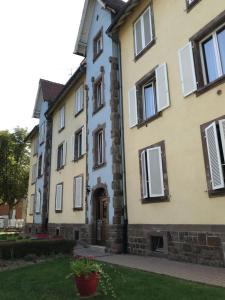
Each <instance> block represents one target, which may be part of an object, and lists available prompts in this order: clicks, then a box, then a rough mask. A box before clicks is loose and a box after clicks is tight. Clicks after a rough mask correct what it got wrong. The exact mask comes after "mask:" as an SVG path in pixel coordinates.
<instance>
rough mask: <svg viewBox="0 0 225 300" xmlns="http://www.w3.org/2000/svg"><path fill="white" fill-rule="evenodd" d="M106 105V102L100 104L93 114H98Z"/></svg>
mask: <svg viewBox="0 0 225 300" xmlns="http://www.w3.org/2000/svg"><path fill="white" fill-rule="evenodd" d="M104 106H105V103H103V104H102V105H100V106H99V107H98V108H96V109H95V110H94V111H93V113H92V116H94V115H95V114H97V113H98V112H99V111H100V110H101V109H102V108H103V107H104Z"/></svg>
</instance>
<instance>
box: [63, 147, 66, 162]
mask: <svg viewBox="0 0 225 300" xmlns="http://www.w3.org/2000/svg"><path fill="white" fill-rule="evenodd" d="M65 165H66V142H64V143H63V166H65Z"/></svg>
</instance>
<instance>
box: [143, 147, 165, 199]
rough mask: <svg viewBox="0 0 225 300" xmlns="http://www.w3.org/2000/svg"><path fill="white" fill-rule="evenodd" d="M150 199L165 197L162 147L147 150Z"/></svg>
mask: <svg viewBox="0 0 225 300" xmlns="http://www.w3.org/2000/svg"><path fill="white" fill-rule="evenodd" d="M147 162H148V175H149V193H150V197H163V196H164V195H165V191H164V182H163V169H162V156H161V147H155V148H150V149H147Z"/></svg>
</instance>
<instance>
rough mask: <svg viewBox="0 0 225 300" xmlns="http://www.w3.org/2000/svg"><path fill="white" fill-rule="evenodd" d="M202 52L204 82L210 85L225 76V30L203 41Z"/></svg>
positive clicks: (214, 33) (216, 32) (215, 32)
mask: <svg viewBox="0 0 225 300" xmlns="http://www.w3.org/2000/svg"><path fill="white" fill-rule="evenodd" d="M201 51H202V65H203V70H204V82H205V84H208V83H210V82H212V81H214V80H216V79H217V78H219V77H221V76H223V75H224V74H225V28H224V27H223V28H222V29H220V30H218V31H214V32H213V33H212V34H211V35H210V36H209V37H207V38H206V39H205V40H203V41H202V42H201Z"/></svg>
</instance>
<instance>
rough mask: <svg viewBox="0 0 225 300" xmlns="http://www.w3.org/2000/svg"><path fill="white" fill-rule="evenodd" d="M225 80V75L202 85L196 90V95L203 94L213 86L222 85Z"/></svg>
mask: <svg viewBox="0 0 225 300" xmlns="http://www.w3.org/2000/svg"><path fill="white" fill-rule="evenodd" d="M223 82H225V75H223V76H221V77H219V78H217V79H216V80H214V81H212V82H210V83H208V84H207V85H205V86H203V87H200V88H199V89H197V91H196V92H195V94H196V97H198V96H201V95H202V94H204V93H205V92H207V91H209V90H211V89H212V88H214V87H216V86H218V85H220V84H221V83H223Z"/></svg>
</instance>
